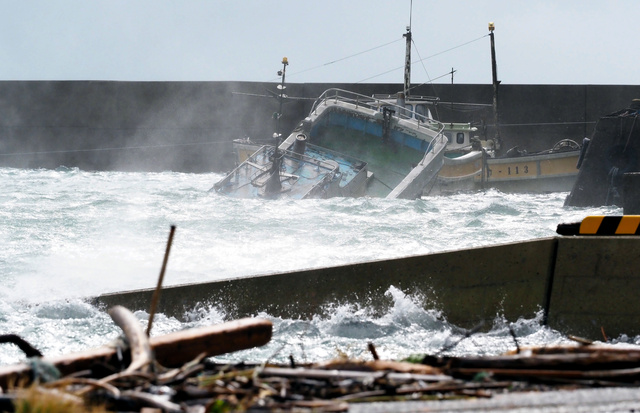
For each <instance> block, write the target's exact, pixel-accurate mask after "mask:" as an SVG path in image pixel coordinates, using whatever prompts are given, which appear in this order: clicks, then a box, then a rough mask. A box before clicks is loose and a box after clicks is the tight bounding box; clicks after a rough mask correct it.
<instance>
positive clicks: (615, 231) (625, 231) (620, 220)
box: [556, 215, 640, 235]
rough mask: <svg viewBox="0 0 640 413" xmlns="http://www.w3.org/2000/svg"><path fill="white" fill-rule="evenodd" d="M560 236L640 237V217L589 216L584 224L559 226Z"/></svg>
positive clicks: (584, 220) (583, 221)
mask: <svg viewBox="0 0 640 413" xmlns="http://www.w3.org/2000/svg"><path fill="white" fill-rule="evenodd" d="M556 232H557V233H558V234H560V235H640V215H617V216H604V215H593V216H588V217H586V218H584V219H583V220H582V222H578V223H573V224H559V225H558V229H557V230H556Z"/></svg>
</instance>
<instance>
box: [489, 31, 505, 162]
mask: <svg viewBox="0 0 640 413" xmlns="http://www.w3.org/2000/svg"><path fill="white" fill-rule="evenodd" d="M495 28H496V26H495V25H494V24H493V22H490V23H489V37H490V38H491V74H492V79H493V120H494V123H495V129H496V131H495V150H496V152H499V151H500V149H502V138H501V137H500V117H499V112H498V85H500V81H499V80H498V68H497V65H496V44H495V40H494V38H493V31H494V30H495Z"/></svg>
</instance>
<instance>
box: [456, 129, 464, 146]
mask: <svg viewBox="0 0 640 413" xmlns="http://www.w3.org/2000/svg"><path fill="white" fill-rule="evenodd" d="M456 143H458V144H463V143H464V132H458V133H457V134H456Z"/></svg>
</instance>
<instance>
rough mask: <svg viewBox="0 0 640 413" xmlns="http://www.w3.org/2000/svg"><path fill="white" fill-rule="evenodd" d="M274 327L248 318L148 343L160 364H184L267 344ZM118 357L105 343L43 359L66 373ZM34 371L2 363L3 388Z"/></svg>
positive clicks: (26, 379)
mask: <svg viewBox="0 0 640 413" xmlns="http://www.w3.org/2000/svg"><path fill="white" fill-rule="evenodd" d="M125 317H126V316H125ZM127 328H129V327H127ZM272 329H273V325H272V323H271V322H270V321H269V320H263V319H257V318H244V319H239V320H235V321H230V322H226V323H222V324H217V325H212V326H207V327H200V328H192V329H188V330H182V331H176V332H174V333H170V334H166V335H163V336H158V337H151V338H149V341H148V344H149V346H150V347H151V349H152V350H153V353H154V354H155V360H156V361H157V362H158V363H159V364H161V365H162V366H164V367H180V366H182V365H183V364H185V363H187V362H189V361H191V360H193V359H194V358H196V357H198V356H201V355H202V354H204V355H205V356H206V357H211V356H216V355H220V354H226V353H230V352H234V351H239V350H244V349H248V348H253V347H259V346H263V345H265V344H267V343H268V342H269V340H271V334H272ZM134 334H135V333H134ZM143 334H144V333H143ZM143 347H144V345H143ZM136 351H140V350H139V349H137V350H136ZM116 357H117V349H116V348H115V347H111V346H104V347H99V348H96V349H92V350H87V351H83V352H79V353H73V354H67V355H61V356H54V357H43V358H42V359H41V361H42V362H43V363H48V364H51V365H53V366H55V367H56V368H57V369H58V370H59V371H60V373H61V374H62V375H63V376H66V375H69V374H72V373H75V372H77V371H81V370H86V369H90V368H91V367H92V366H93V365H96V364H112V362H113V360H115V359H116ZM141 357H145V356H144V355H142V356H141ZM31 372H32V371H31V365H30V364H28V363H21V364H16V365H10V366H0V387H2V388H4V389H5V390H6V388H7V385H8V384H9V383H17V382H20V383H22V382H29V381H30V380H31Z"/></svg>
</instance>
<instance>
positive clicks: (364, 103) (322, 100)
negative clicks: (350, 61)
mask: <svg viewBox="0 0 640 413" xmlns="http://www.w3.org/2000/svg"><path fill="white" fill-rule="evenodd" d="M340 102H341V103H349V104H352V105H354V106H355V107H356V108H358V107H365V108H368V109H371V110H375V111H378V112H382V108H383V107H387V108H390V109H392V110H394V111H395V116H396V117H397V118H399V119H403V120H405V121H408V122H412V123H415V124H416V126H417V128H421V127H426V128H428V129H431V130H433V131H436V132H438V133H442V131H443V130H444V124H443V123H442V122H440V121H437V120H435V119H433V118H430V117H428V116H426V115H425V114H423V113H418V112H416V111H415V110H412V109H409V108H406V107H404V106H401V105H398V104H397V103H396V102H395V100H394V99H392V98H390V97H389V98H383V97H377V96H367V95H362V94H360V93H356V92H351V91H349V90H344V89H338V88H331V89H327V90H325V91H324V92H323V93H322V94H321V95H320V96H319V97H318V99H316V101H315V102H314V103H313V106H312V107H311V111H310V112H309V113H312V114H313V113H316V111H317V110H318V108H319V107H320V106H322V105H325V106H326V105H329V104H337V103H340Z"/></svg>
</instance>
